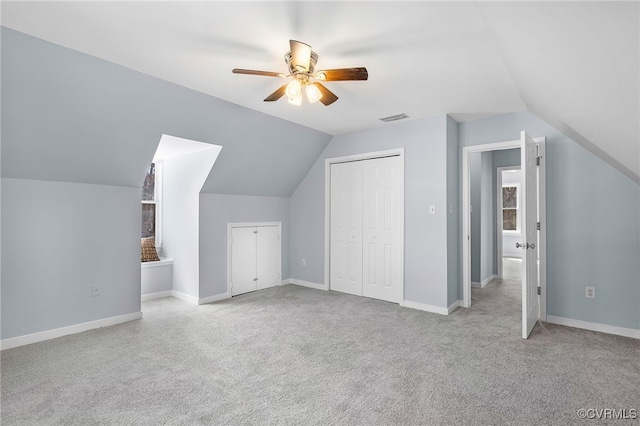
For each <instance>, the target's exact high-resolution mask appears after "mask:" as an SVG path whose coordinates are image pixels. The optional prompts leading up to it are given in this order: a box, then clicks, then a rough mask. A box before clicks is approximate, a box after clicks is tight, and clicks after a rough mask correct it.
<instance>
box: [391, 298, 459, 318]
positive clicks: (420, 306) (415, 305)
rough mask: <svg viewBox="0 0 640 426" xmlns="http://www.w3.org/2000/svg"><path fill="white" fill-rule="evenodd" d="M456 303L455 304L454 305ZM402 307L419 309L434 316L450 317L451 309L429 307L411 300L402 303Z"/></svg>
mask: <svg viewBox="0 0 640 426" xmlns="http://www.w3.org/2000/svg"><path fill="white" fill-rule="evenodd" d="M456 303H457V302H456ZM456 303H454V305H455V304H456ZM402 306H404V307H405V308H411V309H418V310H420V311H425V312H431V313H434V314H440V315H449V308H441V307H440V306H433V305H427V304H425V303H418V302H411V301H409V300H405V301H403V302H402ZM451 306H453V305H451ZM456 307H457V306H456ZM453 309H455V308H453Z"/></svg>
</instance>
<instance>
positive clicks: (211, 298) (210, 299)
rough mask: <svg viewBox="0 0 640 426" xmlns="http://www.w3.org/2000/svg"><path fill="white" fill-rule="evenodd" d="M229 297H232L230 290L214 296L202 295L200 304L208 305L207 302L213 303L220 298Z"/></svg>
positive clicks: (199, 300)
mask: <svg viewBox="0 0 640 426" xmlns="http://www.w3.org/2000/svg"><path fill="white" fill-rule="evenodd" d="M229 297H230V296H229V292H226V293H220V294H214V295H213V296H207V297H201V298H199V299H198V305H206V304H207V303H213V302H217V301H219V300H225V299H228V298H229Z"/></svg>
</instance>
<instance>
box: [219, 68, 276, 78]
mask: <svg viewBox="0 0 640 426" xmlns="http://www.w3.org/2000/svg"><path fill="white" fill-rule="evenodd" d="M231 72H233V73H234V74H250V75H264V76H265V77H284V75H283V74H282V73H279V72H273V71H257V70H243V69H242V68H234V69H233V70H232V71H231Z"/></svg>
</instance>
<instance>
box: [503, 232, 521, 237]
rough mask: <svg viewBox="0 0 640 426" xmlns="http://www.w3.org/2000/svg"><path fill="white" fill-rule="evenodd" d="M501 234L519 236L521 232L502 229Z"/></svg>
mask: <svg viewBox="0 0 640 426" xmlns="http://www.w3.org/2000/svg"><path fill="white" fill-rule="evenodd" d="M502 234H503V235H508V236H511V237H519V236H520V234H521V232H520V231H502Z"/></svg>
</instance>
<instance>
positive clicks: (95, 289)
mask: <svg viewBox="0 0 640 426" xmlns="http://www.w3.org/2000/svg"><path fill="white" fill-rule="evenodd" d="M95 296H100V287H99V286H97V285H92V286H91V297H95Z"/></svg>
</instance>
